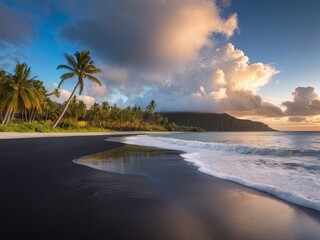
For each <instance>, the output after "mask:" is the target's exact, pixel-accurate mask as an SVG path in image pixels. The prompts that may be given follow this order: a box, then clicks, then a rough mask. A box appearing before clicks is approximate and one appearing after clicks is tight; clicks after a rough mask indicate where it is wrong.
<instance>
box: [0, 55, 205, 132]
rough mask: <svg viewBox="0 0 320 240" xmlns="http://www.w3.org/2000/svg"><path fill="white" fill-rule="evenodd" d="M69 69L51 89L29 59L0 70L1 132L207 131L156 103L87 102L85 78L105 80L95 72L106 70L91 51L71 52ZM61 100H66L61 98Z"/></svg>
mask: <svg viewBox="0 0 320 240" xmlns="http://www.w3.org/2000/svg"><path fill="white" fill-rule="evenodd" d="M65 58H66V61H67V65H59V66H58V68H57V69H64V70H67V72H66V73H64V74H62V75H61V81H60V83H59V86H58V89H54V90H52V91H49V90H48V89H47V88H46V87H45V86H44V83H43V81H41V80H39V79H38V78H37V77H33V76H32V74H31V67H29V66H28V65H27V64H26V63H17V64H16V66H15V69H14V71H13V73H9V72H7V71H5V70H1V69H0V123H1V124H0V131H2V132H3V131H17V132H34V131H35V132H52V131H53V132H58V131H85V132H86V131H110V130H119V131H129V130H139V131H201V129H200V128H192V127H184V126H178V125H176V124H175V123H174V122H169V121H168V118H166V117H164V116H163V115H161V114H160V113H155V109H156V102H155V101H154V100H152V101H151V102H150V104H149V105H148V106H147V107H146V108H145V109H142V108H141V107H140V106H128V107H126V108H120V107H118V106H117V105H110V104H109V103H108V102H106V101H105V102H102V103H97V102H96V103H94V104H93V105H92V106H90V107H89V106H87V105H86V104H85V103H84V102H83V101H82V100H80V99H78V97H77V96H76V95H75V93H76V90H77V89H78V88H79V94H81V93H82V91H83V89H84V79H87V80H89V81H91V82H93V83H96V84H98V85H101V82H100V80H99V79H98V78H96V77H95V76H94V74H97V73H99V72H101V69H99V68H97V67H96V66H95V65H94V62H93V61H92V60H91V58H90V52H89V51H83V52H76V53H75V54H74V56H72V55H67V54H66V55H65ZM70 78H77V80H78V81H77V83H76V86H75V87H74V89H73V91H72V93H71V95H70V96H69V98H68V100H67V101H65V102H63V103H59V102H58V101H57V99H59V98H60V90H59V88H60V87H61V85H62V84H63V83H64V82H65V81H66V80H68V79H70ZM60 102H61V101H60Z"/></svg>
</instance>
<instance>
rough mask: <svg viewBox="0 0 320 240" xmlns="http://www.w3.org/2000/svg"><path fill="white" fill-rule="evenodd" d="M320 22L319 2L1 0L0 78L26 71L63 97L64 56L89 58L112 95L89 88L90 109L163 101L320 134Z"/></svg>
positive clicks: (66, 88)
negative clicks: (22, 67)
mask: <svg viewBox="0 0 320 240" xmlns="http://www.w3.org/2000/svg"><path fill="white" fill-rule="evenodd" d="M319 12H320V1H318V0H303V1H302V0H301V1H298V0H281V1H279V0H216V1H213V0H104V1H103V0H68V1H62V0H55V1H53V0H28V1H25V0H0V68H3V69H5V70H7V71H9V72H12V70H13V68H14V65H15V64H16V62H17V61H19V62H26V63H27V64H28V65H29V66H31V70H32V74H33V76H38V78H39V79H40V80H42V81H43V82H44V83H45V85H46V87H47V88H48V89H54V88H56V87H57V85H58V83H59V81H60V76H61V75H62V74H63V73H64V72H63V71H61V70H56V67H57V66H58V65H59V64H64V63H66V61H65V59H64V54H65V53H67V54H74V53H75V52H76V51H82V50H90V52H91V56H92V59H93V60H94V61H95V63H96V65H97V66H98V67H100V68H101V69H102V70H103V73H102V74H100V75H99V76H98V77H99V79H101V80H102V83H103V85H102V87H99V86H97V85H93V84H91V83H90V82H89V81H87V82H86V83H85V91H84V93H83V94H82V95H81V96H79V98H80V99H81V100H83V101H84V102H85V103H86V104H87V106H90V105H91V104H93V103H94V102H95V101H97V102H102V101H108V102H109V103H111V104H117V106H120V107H126V106H128V105H131V106H133V105H139V106H141V107H145V106H147V104H148V103H149V102H150V101H151V100H152V99H154V100H155V101H156V103H157V109H156V110H157V111H195V112H215V113H224V112H226V113H229V114H231V115H233V116H235V117H239V118H247V119H252V120H257V121H262V122H264V123H266V124H268V125H269V126H271V127H273V128H275V129H278V130H318V131H319V130H320V44H319V43H320V28H319V27H318V23H319V22H320V14H318V13H319ZM75 82H76V80H69V81H67V82H65V83H64V84H63V85H62V87H61V88H62V89H61V98H60V99H58V101H65V100H66V99H67V98H68V96H69V95H70V92H71V91H72V90H73V87H74V86H75Z"/></svg>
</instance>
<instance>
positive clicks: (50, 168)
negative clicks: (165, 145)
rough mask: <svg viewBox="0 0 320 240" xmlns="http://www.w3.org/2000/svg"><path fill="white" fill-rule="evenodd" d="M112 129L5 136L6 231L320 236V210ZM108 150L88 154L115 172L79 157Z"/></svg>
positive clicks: (0, 171) (0, 174)
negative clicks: (112, 137)
mask: <svg viewBox="0 0 320 240" xmlns="http://www.w3.org/2000/svg"><path fill="white" fill-rule="evenodd" d="M106 137H107V136H87V137H79V136H78V137H55V138H32V139H7V140H0V192H1V198H0V199H1V200H0V206H1V207H0V209H1V211H0V220H1V225H0V230H1V235H2V236H8V237H6V239H14V238H17V239H165V240H166V239H169V240H170V239H320V213H319V212H316V211H313V210H310V209H306V208H302V207H298V206H295V205H292V204H289V203H286V202H284V201H282V200H279V199H276V198H274V197H272V196H270V195H267V194H264V193H261V192H258V191H255V190H251V189H248V188H246V187H242V186H240V185H238V184H234V183H231V182H227V181H223V180H219V179H216V178H213V177H210V176H207V175H205V174H202V173H200V172H198V171H197V170H196V168H195V167H194V166H192V165H190V164H189V163H187V162H185V161H183V159H182V158H181V157H180V156H179V155H178V154H179V153H178V152H177V151H171V150H161V149H154V148H145V147H136V146H134V147H132V146H128V145H126V146H124V145H123V144H121V143H117V142H106V141H104V139H105V138H106ZM108 149H113V150H111V151H109V152H104V153H100V154H95V155H93V156H86V157H85V158H82V159H81V160H79V162H78V163H80V162H81V161H82V162H81V164H94V165H95V167H96V168H99V169H101V168H103V169H104V170H105V171H102V170H97V169H94V168H92V167H88V166H84V165H79V164H75V163H73V162H72V160H74V159H78V158H80V157H82V156H84V155H88V154H92V153H98V152H102V151H105V150H108ZM103 158H108V159H110V158H111V159H112V162H111V164H110V160H109V162H108V161H101V159H103ZM110 166H111V168H110ZM110 171H112V172H110Z"/></svg>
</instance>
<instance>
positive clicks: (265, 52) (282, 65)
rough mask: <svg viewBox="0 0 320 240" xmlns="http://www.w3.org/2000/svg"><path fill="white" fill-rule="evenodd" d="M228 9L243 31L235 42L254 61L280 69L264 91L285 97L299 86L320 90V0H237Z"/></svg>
mask: <svg viewBox="0 0 320 240" xmlns="http://www.w3.org/2000/svg"><path fill="white" fill-rule="evenodd" d="M228 11H230V12H237V13H238V18H239V28H240V34H235V35H234V36H233V38H232V42H233V43H234V44H235V45H236V46H237V47H239V48H240V49H242V50H243V51H244V52H245V53H246V54H247V55H248V56H250V59H251V61H252V62H255V61H262V62H265V63H272V64H273V65H274V66H275V68H276V69H278V70H279V71H281V73H280V74H278V75H276V76H275V77H274V78H273V81H272V83H271V84H270V85H268V86H266V87H264V88H263V89H262V90H261V94H263V95H271V96H276V97H279V98H282V99H283V98H288V97H289V95H290V94H291V92H292V91H293V89H294V88H295V87H297V86H314V87H316V88H317V89H319V85H320V67H319V66H320V47H319V43H320V28H319V27H318V23H319V22H320V15H319V12H320V1H317V0H307V1H302V0H301V1H294V0H293V1H292V0H281V1H277V0H247V1H240V0H238V1H233V2H232V4H231V6H230V8H229V9H228ZM277 81H279V83H278V85H277V86H274V85H275V83H276V82H277Z"/></svg>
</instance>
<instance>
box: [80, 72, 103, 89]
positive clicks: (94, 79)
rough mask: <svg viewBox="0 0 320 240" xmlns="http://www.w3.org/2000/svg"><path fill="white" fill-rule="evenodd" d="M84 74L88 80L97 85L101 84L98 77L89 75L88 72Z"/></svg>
mask: <svg viewBox="0 0 320 240" xmlns="http://www.w3.org/2000/svg"><path fill="white" fill-rule="evenodd" d="M84 76H85V77H86V78H88V79H89V80H90V81H92V82H94V83H97V84H99V86H101V85H102V84H101V82H100V80H99V79H98V78H96V77H94V76H92V75H89V74H85V75H84Z"/></svg>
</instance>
